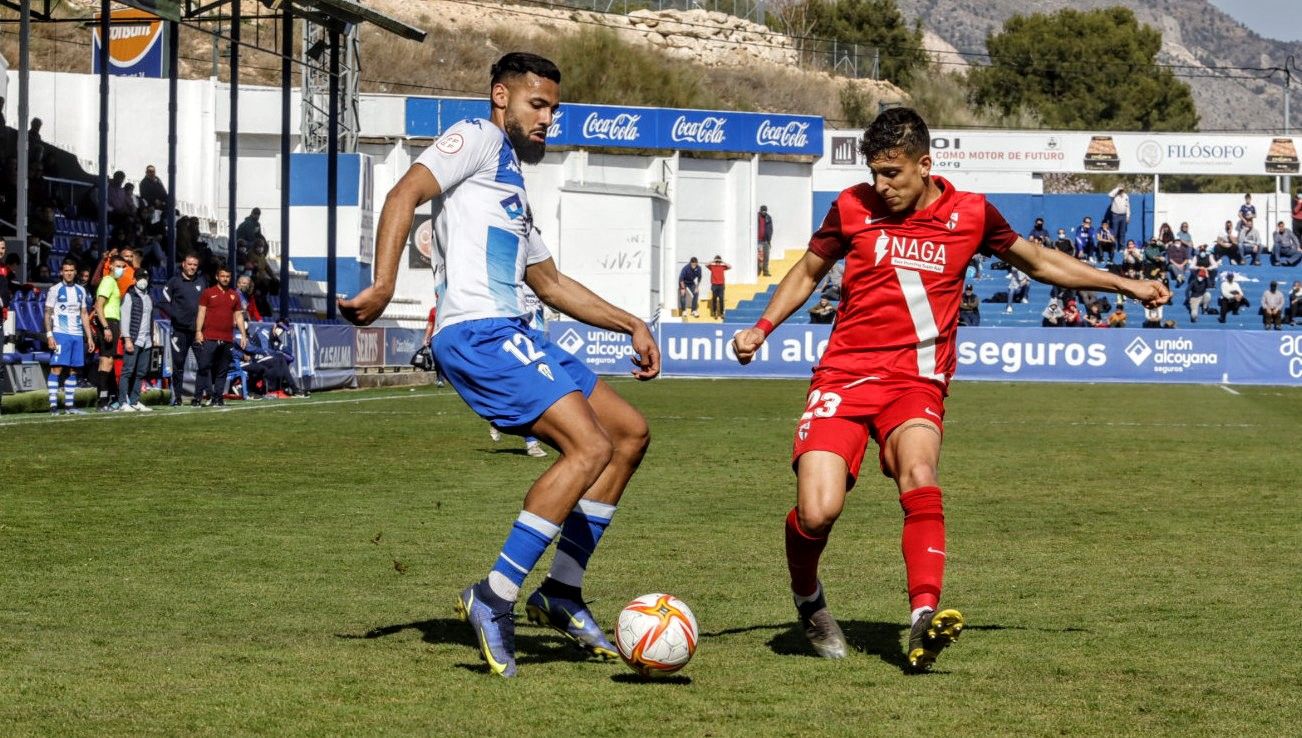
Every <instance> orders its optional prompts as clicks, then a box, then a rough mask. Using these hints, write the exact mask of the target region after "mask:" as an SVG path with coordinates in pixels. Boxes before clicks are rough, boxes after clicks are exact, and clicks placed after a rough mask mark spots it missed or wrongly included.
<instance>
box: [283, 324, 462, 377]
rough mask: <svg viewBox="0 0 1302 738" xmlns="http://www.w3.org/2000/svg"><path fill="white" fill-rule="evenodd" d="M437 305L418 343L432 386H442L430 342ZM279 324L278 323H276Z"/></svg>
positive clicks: (432, 338)
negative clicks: (432, 381)
mask: <svg viewBox="0 0 1302 738" xmlns="http://www.w3.org/2000/svg"><path fill="white" fill-rule="evenodd" d="M438 314H439V306H438V305H437V304H436V305H433V306H431V307H430V309H429V318H427V319H426V320H425V335H424V336H422V337H421V339H420V345H421V347H422V348H424V349H425V351H426V352H427V353H428V354H429V362H430V369H431V370H433V372H434V386H435V387H442V386H443V375H442V374H440V373H439V365H438V362H436V361H435V360H434V350H433V348H432V347H431V344H430V342H431V341H433V340H434V328H435V327H436V326H437V325H438ZM277 325H279V324H277Z"/></svg>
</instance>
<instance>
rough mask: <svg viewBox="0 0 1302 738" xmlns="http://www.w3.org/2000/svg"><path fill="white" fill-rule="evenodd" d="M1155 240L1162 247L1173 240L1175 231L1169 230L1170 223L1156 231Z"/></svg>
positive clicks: (1164, 224)
mask: <svg viewBox="0 0 1302 738" xmlns="http://www.w3.org/2000/svg"><path fill="white" fill-rule="evenodd" d="M1157 240H1158V241H1160V242H1161V244H1162V245H1163V246H1166V245H1167V244H1168V243H1171V242H1172V241H1174V240H1175V231H1173V230H1171V224H1170V223H1163V224H1162V225H1161V226H1160V227H1159V228H1158V229H1157Z"/></svg>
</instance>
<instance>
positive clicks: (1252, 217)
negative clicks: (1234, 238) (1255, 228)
mask: <svg viewBox="0 0 1302 738" xmlns="http://www.w3.org/2000/svg"><path fill="white" fill-rule="evenodd" d="M1256 220H1257V206H1256V205H1253V204H1252V195H1251V194H1244V196H1243V204H1242V205H1240V206H1239V223H1238V226H1237V227H1236V230H1238V231H1239V232H1243V231H1245V230H1247V229H1249V228H1251V227H1252V224H1253V223H1254V222H1255V221H1256Z"/></svg>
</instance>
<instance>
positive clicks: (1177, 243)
mask: <svg viewBox="0 0 1302 738" xmlns="http://www.w3.org/2000/svg"><path fill="white" fill-rule="evenodd" d="M1189 249H1190V246H1189V244H1188V243H1186V242H1185V240H1184V239H1183V238H1177V239H1176V240H1174V241H1172V242H1171V243H1169V244H1167V247H1166V272H1167V274H1168V275H1170V277H1171V278H1172V279H1174V280H1175V286H1176V287H1183V286H1184V281H1185V280H1186V279H1188V278H1189V257H1190V253H1189Z"/></svg>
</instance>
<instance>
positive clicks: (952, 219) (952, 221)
mask: <svg viewBox="0 0 1302 738" xmlns="http://www.w3.org/2000/svg"><path fill="white" fill-rule="evenodd" d="M945 227H946V228H948V229H950V230H951V231H952V230H954V229H955V228H957V227H958V211H957V210H955V211H954V212H952V213H950V214H949V222H948V223H946V224H945Z"/></svg>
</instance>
